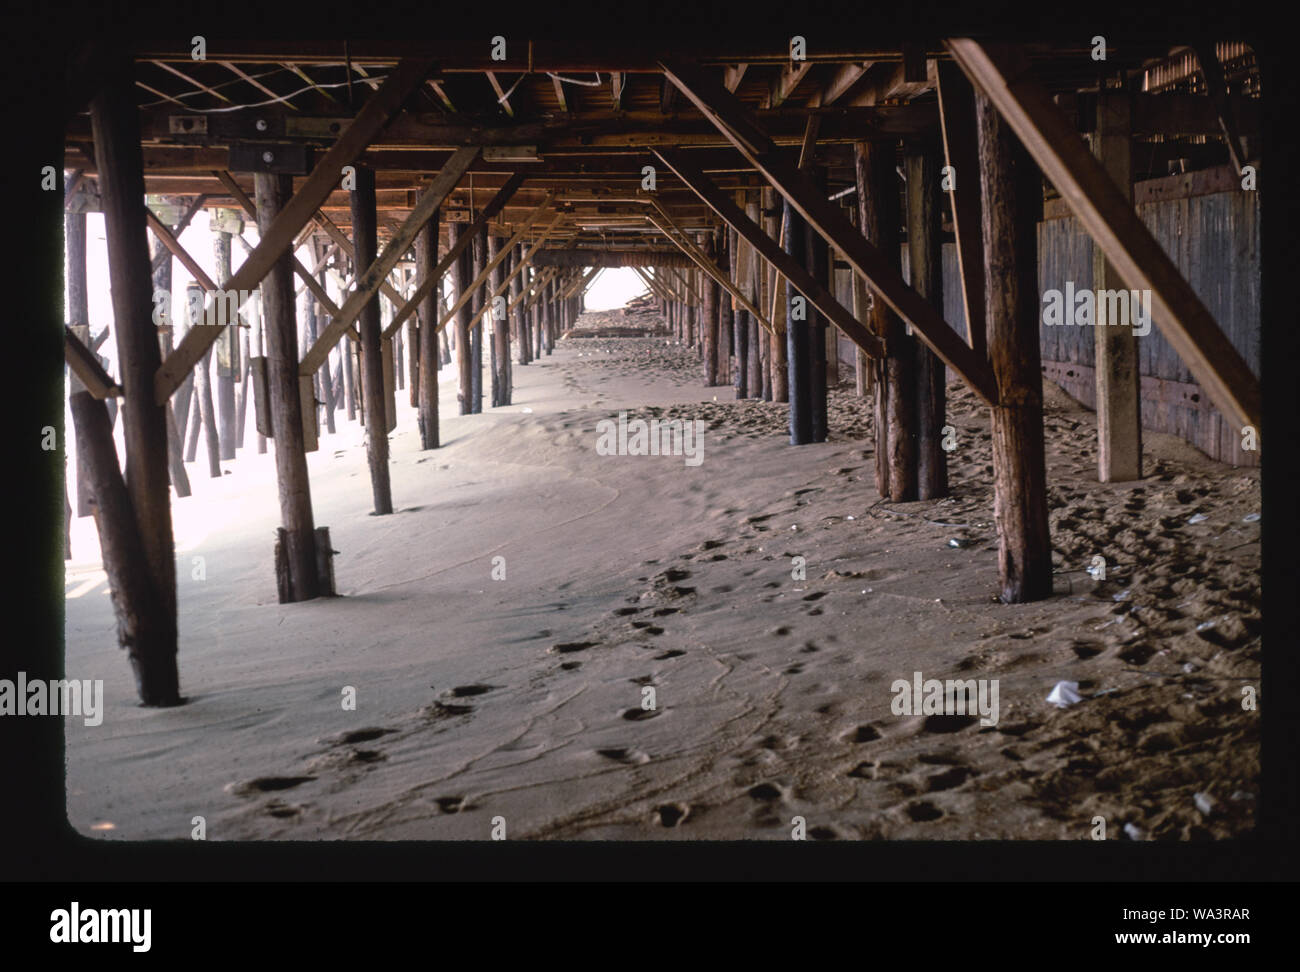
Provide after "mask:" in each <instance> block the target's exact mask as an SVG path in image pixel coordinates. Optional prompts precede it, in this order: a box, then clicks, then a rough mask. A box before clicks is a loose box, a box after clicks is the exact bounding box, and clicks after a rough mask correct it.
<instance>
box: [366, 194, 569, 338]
mask: <svg viewBox="0 0 1300 972" xmlns="http://www.w3.org/2000/svg"><path fill="white" fill-rule="evenodd" d="M551 198H552V197H551V194H550V193H549V192H548V193H547V194H546V198H544V199H543V200H542V203H541V205H540V206H538V207H537V208H536V209H535V210H533V214H532V215H531V216H529V217H528V219H527V220H525V221H524V223H523V225H522V226H520V227H519V229H518V230H516V231H515V235H514V236H512V237H511V238H510V242H509V243H507V244H506V245H505V246H503V247H502V248H501V249H500V250H499V251H498V252H497V254H496V255H495V256H493V257H492V259H490V260H487V261H486V263H485V264H484V266H483V269H482V270H481V271H479V273H478V275H477V276H476V277H475V278H474V279H473V281H471V282H470V284H469V285H468V286H467V287H465V288H464V290H463V291H462V292H461V293H460V294H459V295H457V297H456V302H455V303H454V304H452V306H451V308H450V309H449V310H448V311H447V313H446V314H445V315H444V316H443V318H442V320H440V321H439V322H438V330H439V331H441V330H442V329H443V328H444V327H446V326H447V323H448V322H449V321H450V320H451V319H452V318H453V317H455V316H456V313H457V312H458V311H459V310H460V309H461V308H462V307H464V306H465V305H466V304H467V303H469V301H470V300H471V299H473V296H474V294H475V292H476V291H477V290H478V289H479V288H480V287H482V286H483V284H484V283H485V282H486V281H487V279H488V277H489V276H491V274H492V271H493V269H495V267H496V266H497V264H499V263H500V262H501V261H502V260H504V259H505V258H506V256H507V255H508V254H509V252H510V248H511V247H512V246H514V245H515V244H516V243H518V242H519V241H520V240H522V239H523V238H524V234H525V233H527V232H528V228H529V227H530V226H532V225H533V223H534V222H536V221H537V219H538V217H540V216H541V215H542V213H543V212H545V211H546V209H547V207H549V206H550V205H551ZM475 232H478V233H481V232H482V230H481V229H479V230H476V231H475ZM485 257H486V254H485ZM486 303H487V302H486V301H484V304H485V305H486ZM390 326H391V325H390ZM470 326H471V327H472V326H473V325H472V324H471V325H470Z"/></svg>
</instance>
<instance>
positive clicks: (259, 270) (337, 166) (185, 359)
mask: <svg viewBox="0 0 1300 972" xmlns="http://www.w3.org/2000/svg"><path fill="white" fill-rule="evenodd" d="M432 69H433V62H432V61H431V60H428V59H425V58H405V59H403V60H402V61H400V62H398V64H397V66H396V67H394V68H393V70H392V72H391V73H390V74H389V75H388V77H387V78H386V79H385V80H384V83H383V85H382V86H381V87H380V89H379V90H378V91H376V92H375V93H374V94H373V95H372V96H371V98H370V100H369V101H367V102H366V104H365V107H364V108H362V109H361V111H360V112H359V113H358V114H357V117H356V119H355V120H354V121H353V122H352V124H351V125H350V126H348V129H347V131H345V132H344V133H343V135H342V136H340V138H339V140H338V141H337V142H335V143H334V145H332V146H331V147H330V149H329V151H327V152H326V153H325V154H324V155H323V156H322V157H321V159H320V161H319V162H318V163H317V164H316V167H315V168H314V169H313V170H312V173H311V175H309V176H308V177H307V179H306V181H305V182H304V183H303V184H302V186H301V187H300V188H299V190H298V192H297V193H295V194H294V196H293V198H292V199H291V200H289V202H288V204H287V205H286V206H285V207H284V208H283V209H282V210H280V212H279V213H278V214H277V215H276V218H275V221H274V222H273V223H272V224H271V225H269V226H268V227H267V230H266V233H265V234H263V235H262V239H261V241H260V242H259V243H258V244H257V247H256V248H255V249H254V250H253V252H252V253H251V254H249V256H248V259H247V260H245V261H244V263H243V265H242V266H240V268H239V269H238V270H237V271H235V273H234V274H233V275H232V276H231V278H230V281H229V282H228V284H227V287H228V288H229V289H231V290H236V291H239V290H250V291H251V290H253V289H254V288H256V287H257V285H258V284H260V283H261V282H262V278H263V277H265V276H266V275H267V273H268V272H269V271H270V269H271V267H272V266H273V265H274V264H275V262H276V261H277V260H278V259H279V258H280V257H281V256H282V255H283V254H284V253H285V251H286V250H288V249H289V247H290V245H291V244H292V243H293V240H294V237H296V236H297V234H298V231H299V230H301V229H302V227H303V226H304V225H306V223H307V221H308V220H309V219H311V217H312V215H313V214H314V213H315V212H316V210H318V209H319V208H320V206H321V204H322V203H323V202H324V201H325V200H326V198H328V197H329V194H330V193H331V192H332V191H333V190H334V188H335V186H337V185H338V182H339V178H340V173H341V172H342V170H343V166H345V165H348V164H349V163H352V162H355V161H356V159H357V157H358V156H359V155H360V154H361V153H362V152H364V151H365V149H366V147H367V146H368V145H369V144H370V143H371V142H372V141H373V140H374V138H375V136H377V135H378V134H379V133H380V132H381V131H382V130H383V128H384V126H385V125H386V124H387V123H388V120H389V119H390V118H392V116H393V115H394V114H395V113H396V112H397V111H398V110H399V109H400V108H401V106H402V104H403V103H404V102H405V101H406V99H407V98H409V97H410V95H411V94H412V93H413V92H414V91H415V90H416V88H418V87H419V86H420V85H421V84H423V83H424V79H425V78H426V77H428V75H429V73H430V72H431V71H432ZM218 334H219V329H218V328H203V327H193V328H190V330H189V331H188V332H187V333H186V335H185V337H184V339H183V340H182V341H181V343H180V344H179V345H178V346H177V348H176V350H175V351H173V352H172V354H171V355H170V356H169V357H168V358H167V360H166V361H165V362H163V364H162V367H160V368H159V369H158V372H157V374H156V376H155V378H154V398H155V400H156V401H157V402H158V404H160V405H161V404H164V403H166V402H167V400H168V399H169V398H171V394H172V392H174V391H175V390H176V388H177V387H178V386H179V385H180V383H181V382H182V381H184V380H185V376H186V375H188V374H189V373H190V371H191V370H192V369H193V368H194V366H195V365H196V364H198V362H199V361H200V360H201V359H202V358H203V355H204V354H205V353H206V352H207V350H208V348H210V347H211V346H212V344H213V343H214V342H215V341H216V339H217V336H218Z"/></svg>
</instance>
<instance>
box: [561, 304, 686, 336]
mask: <svg viewBox="0 0 1300 972" xmlns="http://www.w3.org/2000/svg"><path fill="white" fill-rule="evenodd" d="M658 304H659V302H658V301H657V300H656V299H655V298H654V296H653V295H651V294H646V295H644V296H642V297H635V298H633V299H632V300H629V301H628V302H627V303H626V304H625V305H624V306H623V307H621V308H619V309H618V310H612V311H587V312H586V313H584V314H583V315H582V316H581V317H579V318H578V321H577V323H576V324H575V325H574V326H573V327H572V328H570V329H569V330H567V331H565V332H564V334H563V335H561V337H563V338H610V337H654V336H656V335H660V334H666V333H667V332H668V327H667V324H666V323H665V321H664V319H663V316H662V315H661V314H660V313H659V306H658Z"/></svg>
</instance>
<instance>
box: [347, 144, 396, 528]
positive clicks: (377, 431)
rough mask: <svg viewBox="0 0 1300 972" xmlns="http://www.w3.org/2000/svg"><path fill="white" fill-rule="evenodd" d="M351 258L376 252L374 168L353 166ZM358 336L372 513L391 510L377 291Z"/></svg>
mask: <svg viewBox="0 0 1300 972" xmlns="http://www.w3.org/2000/svg"><path fill="white" fill-rule="evenodd" d="M350 202H351V208H352V247H353V259H354V260H355V261H356V265H357V267H358V268H359V270H364V269H365V268H366V267H369V266H370V265H371V264H372V263H374V261H375V257H376V256H377V255H378V246H379V242H378V237H377V233H378V222H377V216H376V212H375V170H374V169H372V168H370V167H368V166H357V170H356V188H354V189H353V190H352V193H351V197H350ZM357 332H358V334H359V335H360V337H361V368H362V374H361V391H362V395H363V396H364V398H365V403H366V404H365V409H366V419H367V421H366V456H367V458H368V459H369V462H370V491H371V494H372V496H373V498H374V506H375V513H376V514H377V515H380V516H382V515H385V514H388V513H392V512H393V491H392V486H391V484H390V482H389V476H388V422H387V414H388V404H387V400H388V395H387V389H386V387H385V383H384V359H383V347H382V342H383V337H382V335H381V333H380V332H381V328H380V325H379V293H378V291H376V292H375V295H374V296H373V297H371V298H370V300H368V301H366V303H365V305H364V306H363V307H362V308H361V313H359V314H358V315H357Z"/></svg>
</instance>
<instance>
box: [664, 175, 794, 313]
mask: <svg viewBox="0 0 1300 972" xmlns="http://www.w3.org/2000/svg"><path fill="white" fill-rule="evenodd" d="M654 205H655V209H657V210H659V215H660V216H662V217H663V218H662V219H660V218H659V216H656V215H655V214H654V213H646V219H648V220H650V222H651V223H653V224H654V225H655V226H656V227H657V228H658V229H659V231H660V232H661V233H663V234H664V236H666V237H668V238H669V239H670V240H672V241H673V242H674V243H675V244H677V246H678V248H679V249H681V251H682V252H683V253H685V254H686V255H687V256H688V257H690V258H691V259H692V260H694V261H695V262H696V264H697V265H698V266H699V268H700V269H701V270H703V271H704V272H705V273H707V274H708V275H709V276H710V277H712V278H713V279H714V280H716V281H717V282H718V283H719V284H721V285H722V289H723V290H725V291H726V292H727V293H729V294H731V296H733V297H735V298H736V300H737V301H738V302H739V303H740V306H741V307H743V308H745V310H747V311H749V312H750V313H751V314H753V315H754V319H755V320H756V321H758V322H759V323H760V324H761V325H763V327H764V328H765V329H766V330H767V331H769V332H770V333H772V334H775V333H776V331H775V330H774V329H773V327H772V324H771V322H770V321H769V320H768V319H767V318H766V317H764V316H763V312H762V311H760V310H759V309H758V308H757V307H756V306H754V302H753V301H751V300H750V299H749V297H747V296H746V295H745V293H744V292H743V291H742V290H741V289H740V288H739V287H737V286H736V285H735V283H733V282H732V280H731V277H730V275H729V274H727V273H724V272H723V270H722V268H721V267H720V266H718V264H717V262H716V261H714V260H711V259H710V258H709V257H708V256H707V255H705V253H704V251H703V250H701V249H700V248H699V247H698V246H696V245H695V243H694V241H692V240H691V239H690V237H688V236H687V235H686V234H685V233H684V232H682V229H681V227H680V226H678V225H677V224H676V223H674V222H673V220H672V217H671V216H669V215H668V211H667V210H666V209H664V207H663V206H661V205H659V201H658V200H655V201H654ZM665 223H666V224H667V225H664V224H665ZM669 227H671V228H672V229H673V230H676V231H677V235H674V234H673V233H671V232H670V231H669Z"/></svg>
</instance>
